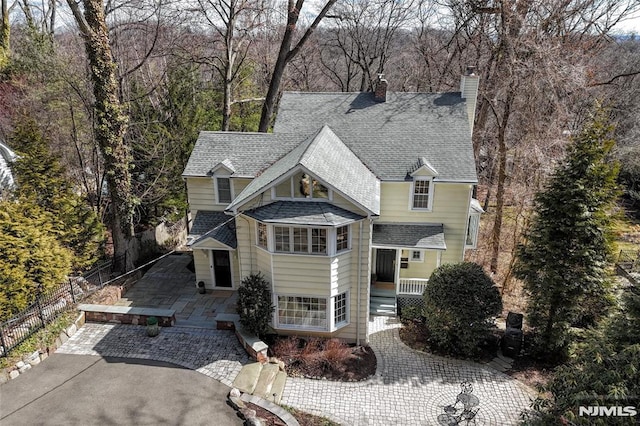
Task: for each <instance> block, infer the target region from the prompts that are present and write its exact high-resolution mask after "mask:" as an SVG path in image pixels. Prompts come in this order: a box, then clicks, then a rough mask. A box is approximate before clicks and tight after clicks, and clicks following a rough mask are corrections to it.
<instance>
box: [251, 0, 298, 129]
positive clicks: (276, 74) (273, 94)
mask: <svg viewBox="0 0 640 426" xmlns="http://www.w3.org/2000/svg"><path fill="white" fill-rule="evenodd" d="M299 14H300V10H299V9H297V7H296V6H294V5H293V1H291V0H289V10H288V13H287V28H286V29H285V31H284V36H283V37H282V43H280V51H279V52H278V59H277V60H276V64H275V65H274V67H273V73H272V74H271V81H270V82H269V90H268V91H267V97H266V98H265V100H264V103H263V104H262V114H261V115H260V124H259V125H258V131H259V132H263V133H266V132H267V131H268V130H269V125H270V124H271V118H272V117H273V109H274V107H275V104H276V99H277V97H278V91H279V90H280V82H281V81H282V76H283V75H284V69H285V67H286V66H287V63H288V62H289V61H290V60H291V58H289V57H288V56H289V54H290V52H291V42H292V40H293V33H294V32H295V30H296V25H297V22H298V17H299Z"/></svg>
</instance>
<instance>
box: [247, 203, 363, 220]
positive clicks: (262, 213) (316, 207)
mask: <svg viewBox="0 0 640 426" xmlns="http://www.w3.org/2000/svg"><path fill="white" fill-rule="evenodd" d="M242 213H243V214H246V215H247V216H249V217H252V218H254V219H256V220H259V221H261V222H266V223H283V224H284V223H287V224H294V225H309V226H341V225H346V224H348V223H351V222H353V221H356V220H360V219H363V216H360V215H357V214H355V213H353V212H350V211H349V210H345V209H343V208H340V207H337V206H334V205H333V204H330V203H326V202H314V201H276V202H275V203H271V204H267V205H266V206H262V207H257V208H255V209H250V210H246V211H244V212H242Z"/></svg>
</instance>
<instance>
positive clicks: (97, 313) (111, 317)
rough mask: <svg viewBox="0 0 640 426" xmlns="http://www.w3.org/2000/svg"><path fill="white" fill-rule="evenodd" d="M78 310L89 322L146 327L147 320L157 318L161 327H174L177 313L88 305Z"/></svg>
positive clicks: (165, 310)
mask: <svg viewBox="0 0 640 426" xmlns="http://www.w3.org/2000/svg"><path fill="white" fill-rule="evenodd" d="M78 309H79V310H81V311H83V312H84V314H85V318H86V321H87V322H108V323H115V324H133V325H146V324H147V318H149V317H156V318H157V319H158V325H159V326H161V327H172V326H173V325H175V323H176V315H175V313H176V311H175V310H173V309H154V308H132V307H128V306H111V305H86V304H81V305H79V306H78Z"/></svg>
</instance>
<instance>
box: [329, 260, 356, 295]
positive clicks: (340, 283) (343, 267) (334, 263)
mask: <svg viewBox="0 0 640 426" xmlns="http://www.w3.org/2000/svg"><path fill="white" fill-rule="evenodd" d="M351 256H352V252H347V253H343V254H339V255H337V256H336V257H334V258H333V259H331V287H330V288H331V294H332V295H336V294H340V293H343V292H345V291H347V290H349V288H350V286H351V268H352V266H353V262H352V260H351Z"/></svg>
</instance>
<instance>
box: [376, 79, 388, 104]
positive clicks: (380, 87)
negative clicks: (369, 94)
mask: <svg viewBox="0 0 640 426" xmlns="http://www.w3.org/2000/svg"><path fill="white" fill-rule="evenodd" d="M387 85H388V83H387V80H385V79H384V74H378V81H376V90H375V92H374V95H373V97H374V99H375V100H376V102H386V101H387Z"/></svg>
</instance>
